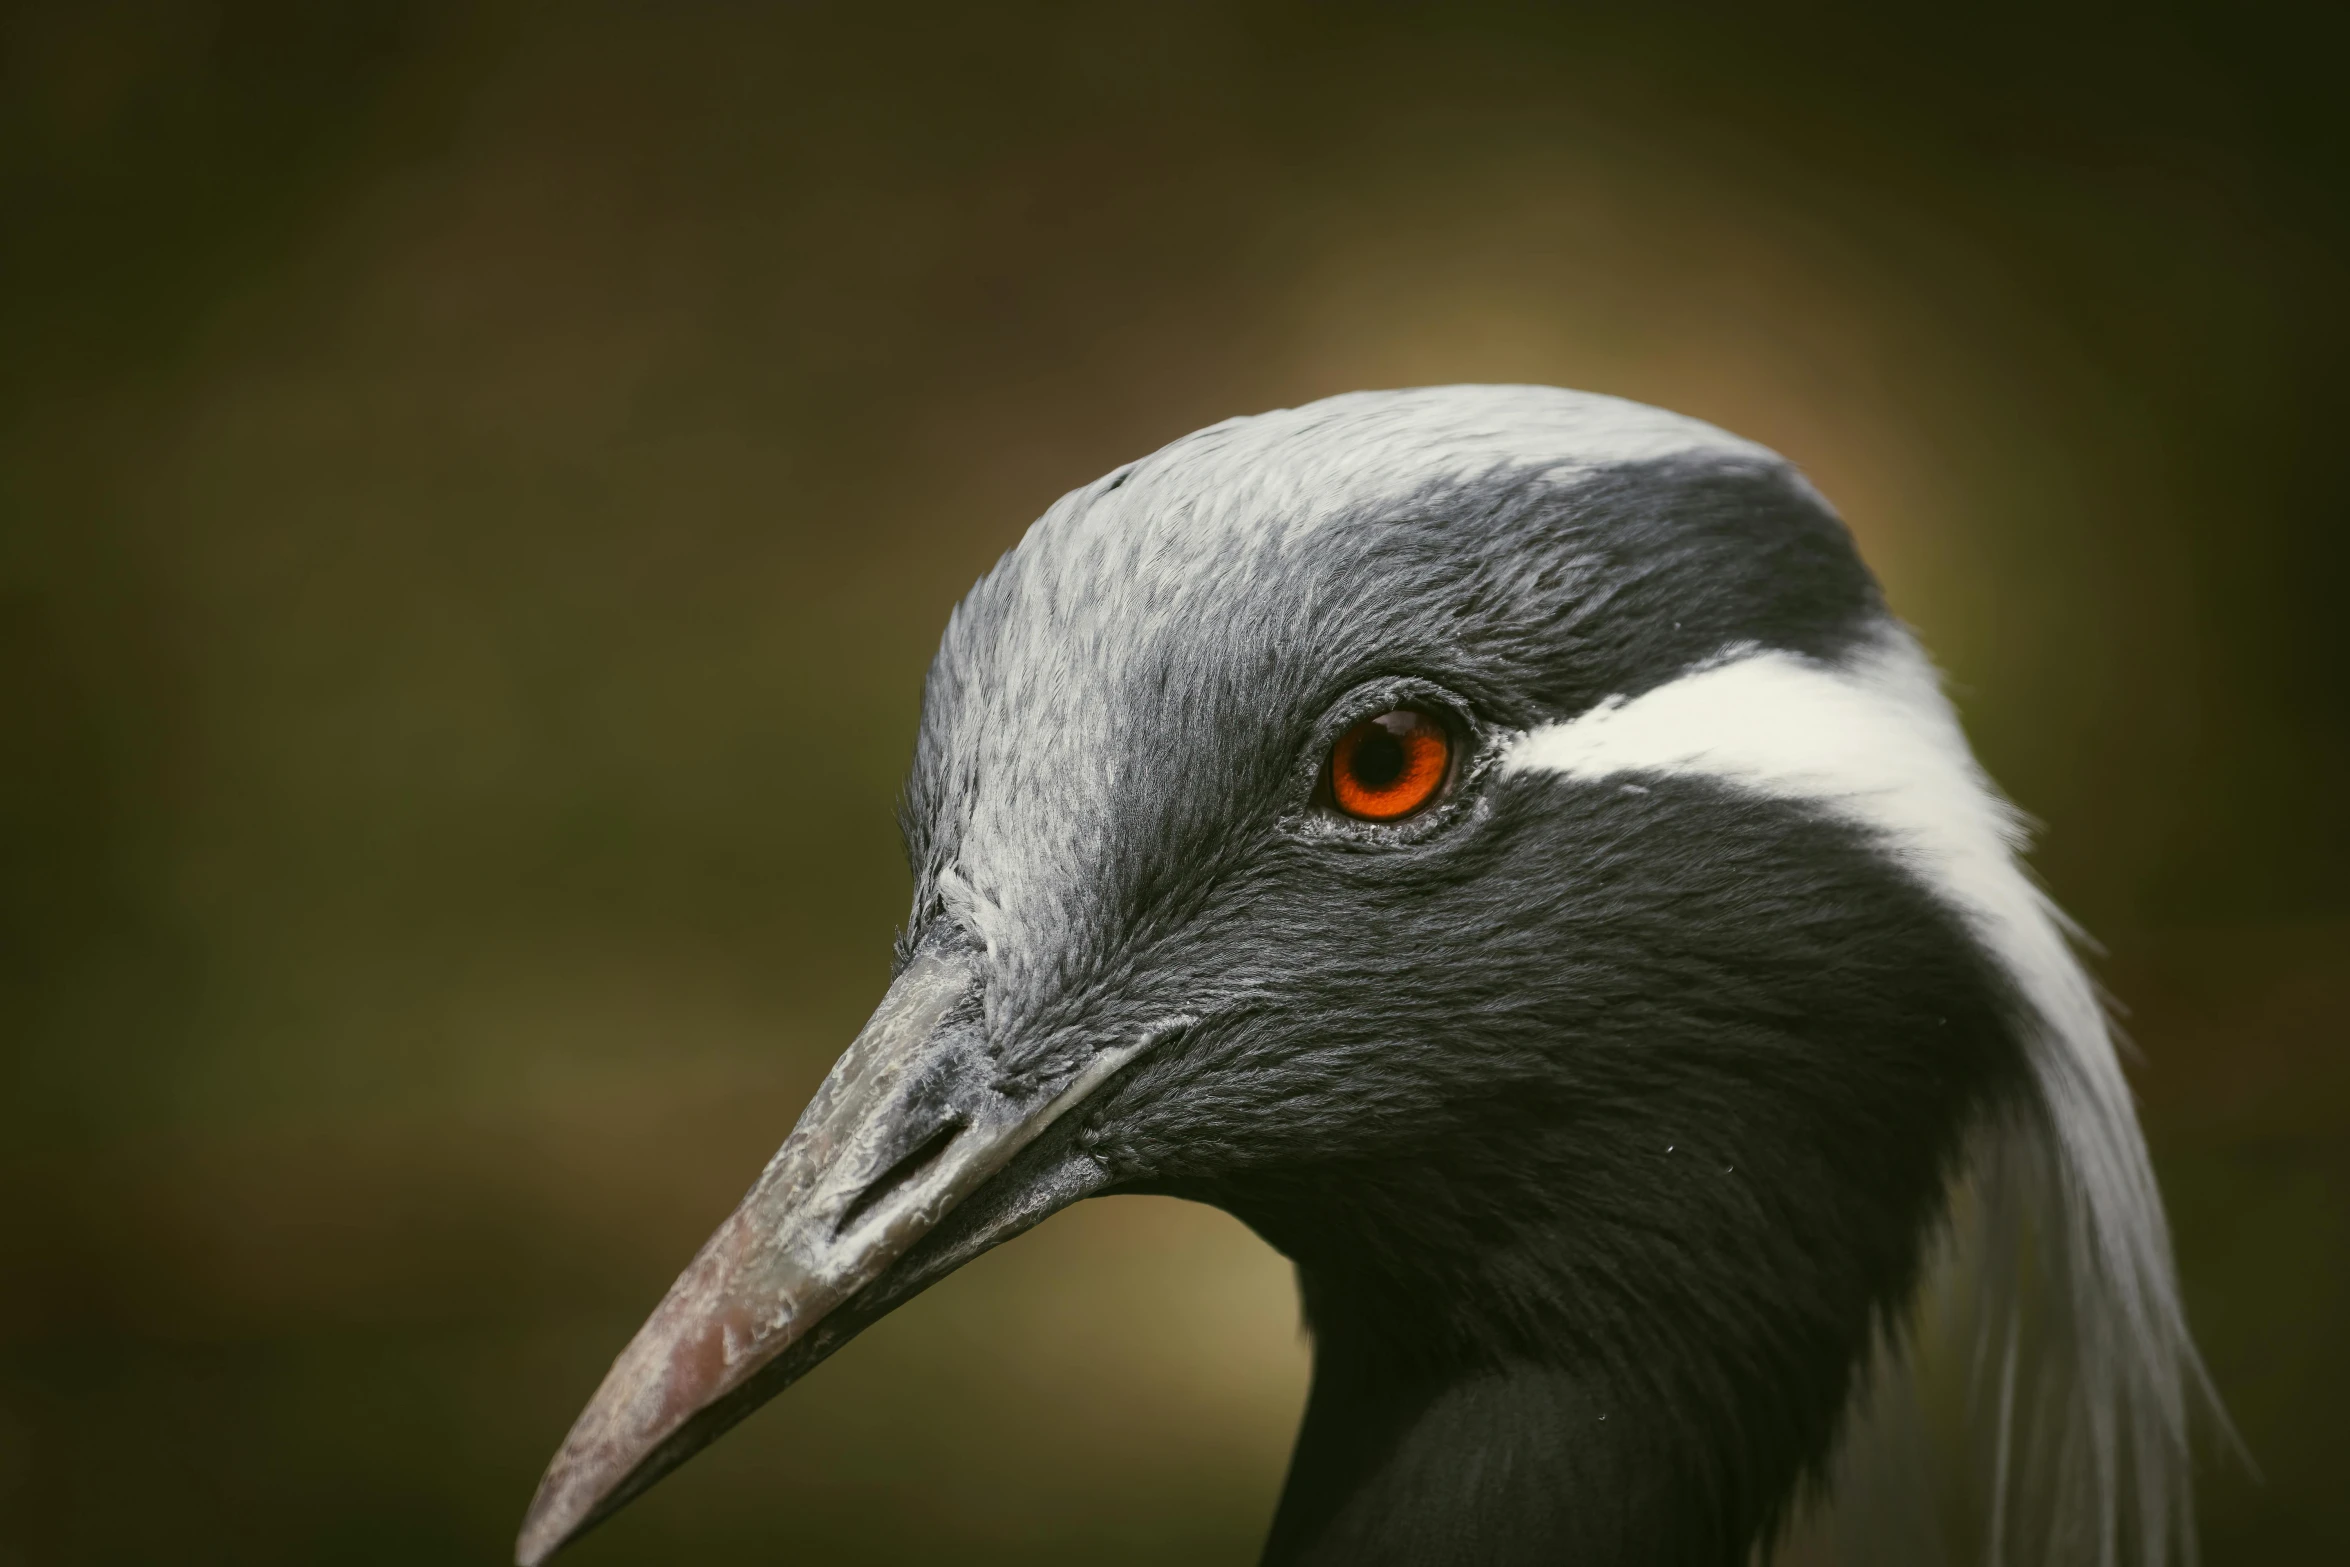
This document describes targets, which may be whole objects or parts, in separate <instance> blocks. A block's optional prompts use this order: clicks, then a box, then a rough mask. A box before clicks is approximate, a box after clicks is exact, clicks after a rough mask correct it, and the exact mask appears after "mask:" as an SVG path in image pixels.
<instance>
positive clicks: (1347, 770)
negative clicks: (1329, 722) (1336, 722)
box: [1330, 707, 1452, 822]
mask: <svg viewBox="0 0 2350 1567" xmlns="http://www.w3.org/2000/svg"><path fill="white" fill-rule="evenodd" d="M1451 766H1452V739H1451V737H1450V736H1448V735H1447V734H1446V733H1445V732H1444V725H1442V724H1441V723H1438V722H1437V721H1436V720H1435V719H1433V718H1431V717H1429V716H1428V715H1427V714H1426V713H1415V712H1413V711H1412V710H1411V709H1410V708H1407V707H1399V708H1397V709H1396V710H1395V711H1394V712H1392V713H1381V714H1380V715H1379V716H1378V717H1377V718H1366V719H1364V720H1363V721H1362V722H1361V723H1359V724H1357V725H1355V726H1354V727H1353V728H1352V729H1349V730H1348V731H1347V732H1346V733H1345V734H1342V735H1340V736H1339V737H1338V743H1337V744H1336V745H1334V746H1332V747H1331V748H1330V796H1331V798H1332V799H1334V800H1336V801H1337V802H1338V808H1339V809H1340V810H1342V811H1344V812H1346V814H1347V815H1349V816H1356V817H1360V818H1362V819H1363V820H1364V821H1367V822H1392V821H1396V820H1399V819H1400V818H1402V817H1406V816H1409V815H1411V814H1412V812H1414V811H1416V810H1418V809H1420V807H1422V806H1424V805H1426V804H1427V803H1428V802H1429V801H1430V800H1433V799H1435V798H1436V791H1437V790H1439V789H1441V788H1443V787H1444V775H1445V773H1446V772H1447V771H1449V770H1450V768H1451Z"/></svg>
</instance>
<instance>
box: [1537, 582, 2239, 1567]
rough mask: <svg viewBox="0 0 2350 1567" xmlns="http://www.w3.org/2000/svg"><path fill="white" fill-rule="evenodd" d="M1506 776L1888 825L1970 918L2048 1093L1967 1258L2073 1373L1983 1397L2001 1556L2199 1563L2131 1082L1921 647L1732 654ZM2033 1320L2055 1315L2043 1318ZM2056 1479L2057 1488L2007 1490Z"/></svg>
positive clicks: (1986, 1197)
mask: <svg viewBox="0 0 2350 1567" xmlns="http://www.w3.org/2000/svg"><path fill="white" fill-rule="evenodd" d="M1502 765H1503V770H1504V772H1505V773H1528V772H1540V773H1551V774H1556V775H1558V776H1561V777H1565V778H1571V779H1577V780H1583V781H1592V782H1596V781H1600V780H1605V779H1610V778H1634V777H1637V776H1639V775H1641V774H1680V775H1695V776H1701V777H1706V778H1711V779H1716V780H1719V781H1720V782H1722V783H1724V784H1727V785H1729V786H1731V787H1733V788H1736V789H1741V790H1747V791H1751V792H1753V793H1755V794H1758V795H1761V796H1764V797H1767V798H1771V799H1780V800H1790V801H1801V802H1805V803H1808V804H1810V805H1813V806H1815V807H1817V808H1818V809H1820V810H1821V811H1823V812H1826V813H1828V814H1829V815H1831V816H1834V817H1838V818H1841V819H1843V820H1845V821H1847V822H1850V823H1852V824H1853V825H1855V826H1857V827H1860V828H1862V829H1864V830H1865V831H1867V832H1868V833H1869V834H1870V835H1871V836H1872V837H1873V838H1874V839H1875V840H1876V842H1877V843H1878V845H1879V846H1880V848H1881V849H1882V850H1883V851H1884V852H1885V853H1886V854H1887V855H1888V856H1889V857H1890V858H1891V859H1892V860H1894V861H1895V862H1896V863H1897V864H1899V865H1900V866H1901V867H1902V868H1903V869H1904V870H1905V871H1906V872H1907V873H1908V874H1910V875H1911V876H1913V877H1914V878H1915V879H1916V880H1917V881H1918V882H1919V883H1920V884H1921V885H1922V886H1924V887H1925V888H1926V889H1927V890H1928V891H1929V892H1930V893H1931V894H1933V895H1934V896H1935V897H1937V898H1939V899H1941V900H1942V901H1943V902H1944V903H1945V904H1946V905H1947V906H1949V907H1950V908H1952V909H1953V910H1955V911H1956V912H1957V913H1958V914H1959V915H1960V916H1961V917H1962V918H1963V919H1964V920H1965V922H1966V923H1967V925H1968V927H1969V928H1970V929H1971V930H1972V931H1973V933H1974V935H1975V937H1976V939H1977V940H1978V941H1980V942H1981V944H1982V945H1983V947H1984V949H1985V950H1986V951H1987V952H1989V953H1990V954H1991V956H1992V957H1993V958H1994V959H1995V960H1996V961H1997V962H1998V964H1999V965H2000V967H2001V969H2002V970H2003V971H2004V972H2005V974H2006V975H2007V976H2008V978H2009V980H2010V981H2011V982H2012V983H2013V984H2014V986H2015V987H2016V990H2017V991H2018V993H2019V994H2020V996H2021V998H2022V1000H2023V1002H2024V1004H2025V1005H2026V1007H2027V1008H2028V1009H2029V1018H2028V1023H2027V1028H2026V1041H2025V1043H2026V1049H2027V1052H2028V1064H2029V1069H2030V1074H2031V1082H2032V1087H2033V1089H2034V1091H2035V1099H2036V1104H2035V1105H2034V1106H2033V1110H2034V1113H2033V1114H2031V1115H2029V1116H2027V1117H2026V1118H2025V1120H2024V1122H2023V1123H2022V1124H2019V1125H2018V1126H2015V1127H2013V1128H2008V1129H2006V1130H2007V1133H2008V1134H2009V1135H2006V1136H2005V1137H2003V1138H1998V1139H1993V1140H1992V1141H1990V1142H1987V1143H1986V1144H1985V1145H1984V1152H1983V1154H1982V1155H1981V1156H1980V1157H1979V1158H1978V1160H1977V1162H1976V1165H1975V1168H1974V1169H1973V1170H1972V1171H1971V1172H1970V1176H1969V1179H1970V1182H1971V1184H1972V1185H1973V1187H1974V1188H1975V1191H1976V1194H1977V1197H1978V1199H1979V1201H1980V1204H1981V1207H1982V1211H1983V1216H1984V1217H1983V1222H1984V1224H1985V1225H1986V1227H1987V1230H1988V1232H1989V1234H1988V1240H1987V1242H1985V1243H1984V1246H1985V1250H1984V1251H1983V1252H1981V1253H1979V1254H1977V1255H1973V1256H1971V1257H1969V1258H1967V1259H1966V1264H1967V1265H1969V1266H1972V1267H1974V1268H1977V1269H1979V1270H1981V1284H1982V1287H1983V1288H1984V1289H1985V1290H1986V1291H1988V1292H1990V1293H1989V1295H1988V1296H1987V1297H1986V1298H1985V1300H1984V1302H1983V1307H1984V1308H1985V1309H1983V1310H1982V1311H1981V1314H1980V1316H1979V1318H1978V1322H1977V1328H1978V1331H1980V1332H1981V1333H1983V1334H1985V1335H1989V1336H1990V1337H1988V1338H1987V1339H1986V1340H1985V1342H1984V1344H1983V1345H1982V1346H1981V1347H1983V1348H1986V1349H1988V1350H1989V1351H1990V1363H1991V1364H1993V1365H1998V1364H2002V1363H2012V1355H2013V1346H2014V1345H2015V1343H2016V1342H2017V1338H2018V1335H2019V1334H2024V1333H2029V1334H2030V1335H2032V1336H2034V1337H2039V1338H2042V1339H2043V1340H2044V1341H2045V1342H2048V1343H2049V1344H2050V1346H2051V1348H2050V1351H2049V1353H2048V1355H2047V1359H2046V1364H2045V1366H2044V1367H2043V1375H2044V1376H2045V1377H2046V1378H2048V1379H2051V1381H2052V1382H2053V1381H2054V1380H2055V1379H2064V1380H2065V1382H2066V1384H2067V1385H2064V1386H2062V1387H2061V1388H2059V1387H2056V1386H2053V1385H2051V1386H2044V1387H2042V1388H2041V1389H2039V1390H2038V1396H2036V1397H2031V1398H2028V1399H2027V1404H2028V1405H2029V1406H2031V1407H2030V1408H2029V1409H2028V1411H2026V1412H2018V1413H2015V1414H2012V1415H2011V1413H2010V1412H2009V1404H2010V1403H2011V1400H2004V1399H2002V1398H2000V1397H1999V1396H1998V1395H1997V1393H1996V1391H1994V1392H1993V1393H1992V1394H1991V1395H1990V1396H1989V1397H1987V1398H1986V1399H1985V1400H1984V1401H1983V1402H1984V1403H1985V1404H1986V1405H1987V1406H1988V1407H1986V1408H1985V1409H1984V1410H1983V1411H1982V1413H1983V1415H1984V1417H1985V1418H1986V1421H1987V1423H1988V1424H1989V1425H1991V1426H1994V1427H1996V1429H1995V1430H1990V1431H1987V1432H1985V1433H1984V1441H1985V1445H1986V1446H1987V1447H1989V1448H1991V1449H1992V1450H1993V1451H1995V1452H1997V1453H1998V1454H2000V1455H2001V1457H2000V1459H1999V1461H1998V1465H1997V1467H1998V1469H1999V1470H2000V1473H1999V1474H1998V1476H1997V1477H1996V1480H1995V1482H1994V1485H1995V1493H1994V1496H1993V1498H1992V1500H1991V1504H1990V1512H1991V1518H1992V1520H1993V1521H1992V1522H1991V1523H1990V1524H1989V1526H1988V1527H1989V1528H1990V1531H1991V1538H1989V1539H1988V1540H1987V1541H1986V1542H1985V1544H1986V1547H1987V1551H1988V1556H1989V1559H1991V1560H1995V1561H2022V1562H2031V1561H2040V1560H2050V1561H2055V1560H2065V1561H2070V1560H2095V1561H2097V1562H2100V1563H2114V1562H2118V1561H2120V1560H2123V1559H2125V1553H2126V1555H2127V1556H2128V1557H2130V1558H2133V1559H2137V1560H2141V1561H2143V1562H2146V1563H2149V1564H2157V1563H2161V1562H2163V1561H2166V1560H2168V1559H2169V1557H2170V1555H2171V1552H2172V1547H2173V1546H2174V1544H2175V1545H2176V1546H2177V1548H2178V1550H2179V1551H2180V1553H2181V1554H2182V1555H2184V1556H2186V1557H2188V1558H2190V1559H2191V1558H2192V1555H2193V1532H2192V1531H2193V1523H2192V1511H2191V1498H2190V1495H2189V1491H2188V1487H2187V1476H2186V1456H2187V1430H2186V1426H2187V1403H2188V1398H2189V1394H2190V1390H2194V1391H2198V1392H2200V1391H2203V1387H2202V1381H2201V1378H2202V1372H2201V1368H2200V1365H2199V1364H2198V1362H2197V1360H2196V1357H2195V1353H2194V1349H2193V1345H2192V1342H2191V1341H2190V1339H2189V1337H2188V1334H2187V1328H2186V1322H2185V1318H2184V1315H2183V1313H2182V1311H2181V1308H2180V1305H2179V1300H2178V1293H2177V1283H2176V1280H2175V1277H2174V1274H2173V1270H2172V1264H2171V1255H2170V1236H2169V1229H2168V1226H2167V1225H2166V1223H2165V1221H2164V1217H2163V1211H2162V1203H2161V1198H2160V1195H2159V1193H2158V1192H2157V1190H2156V1187H2155V1183H2154V1175H2153V1170H2152V1167H2151V1165H2150V1164H2149V1163H2148V1160H2147V1154H2146V1146H2145V1142H2144V1139H2143V1137H2142V1136H2141V1134H2140V1132H2139V1129H2138V1122H2137V1117H2136V1114H2135V1112H2134V1110H2133V1109H2132V1106H2131V1099H2130V1091H2129V1086H2128V1084H2127V1082H2126V1081H2125V1080H2124V1078H2123V1076H2122V1071H2121V1064H2120V1061H2119V1060H2118V1058H2117V1055H2116V1052H2115V1049H2114V1044H2113V1040H2112V1037H2111V1035H2110V1033H2109V1032H2108V1030H2107V1027H2106V1021H2105V1016H2104V1012H2103V1010H2102V1008H2101V1007H2100V1006H2099V1004H2098V1001H2097V997H2096V993H2095V991H2094V989H2093V988H2092V986H2091V984H2090V981H2089V979H2088V976H2087V975H2086V974H2085V973H2084V972H2083V971H2082V969H2081V966H2080V964H2079V962H2078V961H2077V960H2076V959H2075V957H2074V955H2073V952H2072V948H2071V944H2070V941H2069V940H2068V936H2069V935H2070V934H2071V927H2070V925H2069V923H2068V922H2067V921H2066V920H2065V918H2064V916H2063V915H2062V913H2060V912H2059V911H2058V910H2057V909H2056V908H2055V906H2054V905H2053V904H2051V903H2050V902H2049V900H2048V899H2047V898H2046V896H2045V895H2043V894H2042V893H2041V891H2040V889H2039V888H2038V887H2037V886H2036V885H2035V884H2034V883H2033V882H2032V880H2031V879H2030V877H2029V876H2028V875H2027V874H2026V872H2025V871H2024V869H2023V867H2022V865H2021V864H2020V862H2019V861H2018V860H2017V858H2016V856H2017V853H2018V851H2019V850H2020V849H2021V848H2022V847H2023V845H2024V837H2025V834H2024V830H2023V824H2022V821H2021V818H2020V817H2019V816H2018V815H2017V813H2016V812H2015V810H2014V809H2013V808H2012V807H2011V806H2009V805H2008V804H2007V802H2006V801H2005V800H2004V799H2003V798H2001V796H2000V795H1999V793H1998V791H1997V790H1996V789H1995V788H1994V787H1993V786H1992V784H1991V782H1990V780H1989V779H1988V778H1987V777H1986V776H1985V775H1984V774H1983V772H1982V770H1981V768H1980V767H1978V766H1977V765H1976V763H1975V760H1974V757H1973V754H1972V753H1971V752H1970V751H1969V750H1968V748H1967V743H1966V739H1965V736H1964V734H1963V733H1962V732H1961V730H1960V728H1959V725H1958V720H1957V716H1956V715H1955V714H1954V713H1953V712H1952V711H1951V708H1950V705H1949V703H1948V702H1947V701H1946V700H1945V699H1944V697H1943V694H1942V690H1941V684H1940V681H1939V679H1938V678H1937V676H1936V674H1935V671H1934V669H1933V666H1932V665H1931V664H1930V663H1929V662H1928V661H1927V659H1926V656H1925V654H1924V653H1923V652H1922V651H1921V650H1920V649H1919V648H1918V646H1917V644H1916V642H1915V641H1914V640H1912V639H1911V638H1910V637H1909V636H1908V635H1907V634H1906V633H1904V632H1902V631H1900V630H1899V629H1897V628H1893V627H1888V628H1886V631H1885V634H1884V635H1883V636H1882V637H1881V638H1880V639H1879V640H1878V641H1877V642H1876V643H1875V644H1874V645H1873V646H1871V647H1869V648H1868V649H1867V650H1865V651H1864V652H1862V653H1860V654H1858V655H1856V656H1855V657H1853V658H1851V659H1849V660H1847V661H1846V662H1844V663H1843V664H1841V665H1827V664H1822V663H1817V662H1814V661H1811V660H1808V659H1805V658H1801V657H1798V656H1796V655H1793V654H1790V653H1785V652H1779V651H1772V650H1760V649H1752V648H1746V649H1735V648H1734V649H1731V650H1728V652H1727V653H1726V654H1725V655H1724V656H1723V657H1722V658H1721V659H1720V660H1718V661H1716V662H1714V663H1712V664H1709V665H1707V666H1704V667H1701V668H1698V669H1696V670H1693V671H1691V672H1690V673H1688V674H1686V675H1684V676H1682V677H1681V678H1679V679H1677V680H1674V681H1672V682H1670V683H1668V684H1666V685H1663V686H1660V687H1657V688H1656V689H1654V690H1651V691H1648V692H1646V693H1644V694H1642V695H1640V696H1638V697H1636V698H1633V699H1631V700H1628V701H1627V700H1622V699H1615V700H1611V701H1609V702H1606V703H1603V704H1601V705H1600V706H1598V707H1596V708H1594V709H1592V710H1591V711H1589V712H1586V713H1584V714H1581V715H1580V716H1578V717H1576V718H1573V719H1569V720H1566V721H1564V722H1561V723H1556V724H1551V725H1546V726H1544V727H1542V728H1538V729H1535V730H1533V731H1532V732H1530V733H1528V734H1526V735H1524V736H1522V737H1520V738H1519V739H1518V740H1517V741H1516V742H1515V743H1514V744H1513V745H1512V746H1511V747H1510V749H1509V750H1508V752H1507V753H1506V755H1505V757H1504V760H1503V764H1502ZM2024 1247H2029V1249H2030V1252H2031V1255H2030V1258H2029V1260H2028V1261H2027V1260H2026V1259H2025V1258H2023V1257H2020V1256H2018V1255H2016V1254H2015V1253H2016V1252H2017V1251H2018V1250H2019V1249H2020V1248H2024ZM1952 1255H1953V1257H1955V1255H1956V1254H1955V1252H1954V1253H1953V1254H1952ZM2035 1279H2036V1280H2038V1281H2040V1282H2039V1283H2038V1285H2037V1287H2036V1288H2035V1287H2034V1284H2033V1280H2035ZM2027 1297H2030V1298H2029V1299H2027ZM2027 1311H2028V1312H2030V1313H2033V1314H2045V1316H2046V1318H2047V1320H2045V1321H2041V1322H2037V1323H2031V1324H2026V1323H2023V1322H2021V1321H2020V1320H2019V1319H2020V1318H2021V1317H2023V1316H2024V1315H2025V1314H2026V1313H2027ZM2011 1427H2012V1429H2011ZM1860 1440H1865V1438H1863V1437H1859V1436H1853V1437H1848V1441H1852V1442H1857V1441H1860ZM2035 1489H2040V1490H2044V1491H2045V1492H2046V1493H2047V1494H2045V1495H2044V1496H2042V1497H2041V1498H2039V1499H2038V1500H2034V1499H2033V1498H2031V1497H2029V1496H2023V1497H2020V1498H2019V1497H2016V1496H2010V1494H2009V1493H2010V1492H2011V1491H2014V1492H2019V1493H2021V1492H2027V1491H2032V1490H2035ZM2092 1542H2093V1543H2092Z"/></svg>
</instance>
